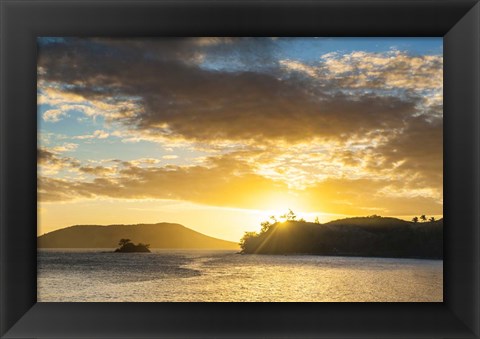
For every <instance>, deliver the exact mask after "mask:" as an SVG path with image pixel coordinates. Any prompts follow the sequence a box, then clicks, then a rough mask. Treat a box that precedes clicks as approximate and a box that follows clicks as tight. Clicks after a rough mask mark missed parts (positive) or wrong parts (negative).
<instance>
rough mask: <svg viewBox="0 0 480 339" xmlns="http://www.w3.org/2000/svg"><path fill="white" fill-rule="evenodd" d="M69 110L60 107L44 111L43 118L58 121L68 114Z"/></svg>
mask: <svg viewBox="0 0 480 339" xmlns="http://www.w3.org/2000/svg"><path fill="white" fill-rule="evenodd" d="M66 115H67V112H65V111H62V110H59V109H49V110H48V111H45V113H43V120H45V121H49V122H58V121H60V119H61V117H63V116H66Z"/></svg>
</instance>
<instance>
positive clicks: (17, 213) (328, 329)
mask: <svg viewBox="0 0 480 339" xmlns="http://www.w3.org/2000/svg"><path fill="white" fill-rule="evenodd" d="M0 1H1V2H0V6H1V7H0V13H1V17H0V23H1V37H0V44H1V46H0V47H1V73H0V74H1V98H0V105H1V107H0V109H1V116H0V119H1V120H0V128H1V153H0V165H1V167H0V170H1V183H0V202H1V205H0V223H1V224H0V226H1V228H0V241H1V251H0V255H1V258H0V260H1V272H0V274H1V275H0V279H1V280H0V305H1V308H0V336H1V337H2V338H33V337H35V338H69V337H75V338H84V337H98V338H100V337H105V338H107V337H108V338H126V337H135V338H140V337H142V338H151V337H158V338H164V337H192V338H194V337H195V338H196V337H349V338H353V337H449V338H476V337H479V335H480V325H479V319H480V316H479V310H480V303H479V300H480V299H479V291H480V285H479V256H480V252H479V248H480V244H479V226H480V215H479V208H480V201H479V196H480V180H479V177H480V174H479V173H480V137H479V136H480V100H479V96H480V4H479V3H478V1H473V0H429V1H424V0H418V1H408V0H405V1H404V0H401V1H399V0H368V1H366V0H338V1H329V0H326V1H321V0H318V1H303V0H302V1H277V0H271V1H241V2H240V1H229V0H224V1H215V0H214V1H212V0H197V1H183V0H177V1H144V0H142V1H135V0H120V1H108V0H107V1H105V0H97V1H91V0H85V1H76V0H71V1H68V0H66V1H59V0H34V1H31V0H0ZM37 36H88V37H90V36H129V37H133V36H391V37H400V36H401V37H406V36H439V37H440V36H441V37H444V197H445V198H444V216H445V217H444V222H445V234H444V239H445V245H444V253H445V259H444V275H445V276H444V302H443V303H37V302H36V295H37V286H36V278H37V275H36V273H37V272H36V251H37V247H36V227H37V215H36V211H37V195H36V194H37V192H36V176H37V163H36V154H37V150H36V147H37V139H36V133H37V124H36V114H35V112H36V109H37V107H36V79H35V75H36V37H37Z"/></svg>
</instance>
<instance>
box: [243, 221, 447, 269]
mask: <svg viewBox="0 0 480 339" xmlns="http://www.w3.org/2000/svg"><path fill="white" fill-rule="evenodd" d="M262 226H264V227H263V228H262V231H261V232H260V233H256V232H247V233H246V234H245V236H244V237H243V238H242V240H241V242H240V246H241V248H242V253H245V254H252V253H257V254H318V255H335V256H361V257H393V258H422V259H442V258H443V219H440V220H438V221H426V222H409V221H405V220H401V219H396V218H385V217H380V216H371V217H359V218H348V219H341V220H335V221H331V222H328V223H325V224H320V223H312V222H306V221H304V220H301V221H297V220H289V221H285V222H274V223H266V224H265V225H262Z"/></svg>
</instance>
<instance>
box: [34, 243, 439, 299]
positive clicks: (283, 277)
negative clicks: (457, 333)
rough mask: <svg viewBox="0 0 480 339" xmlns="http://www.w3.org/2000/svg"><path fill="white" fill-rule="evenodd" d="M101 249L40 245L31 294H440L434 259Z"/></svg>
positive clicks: (295, 296) (341, 296) (296, 296)
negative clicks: (36, 275) (55, 247)
mask: <svg viewBox="0 0 480 339" xmlns="http://www.w3.org/2000/svg"><path fill="white" fill-rule="evenodd" d="M104 251H112V249H105V250H101V249H91V250H59V249H55V250H52V249H48V250H43V249H42V250H39V252H38V301H41V302H66V301H75V302H82V301H85V302H86V301H89V302H90V301H103V302H121V301H134V302H162V301H189V302H190V301H292V302H295V301H302V302H359V301H367V302H385V301H387V302H396V301H405V302H441V301H443V261H441V260H420V259H390V258H363V257H324V256H313V255H288V256H286V255H240V254H236V253H235V252H234V251H206V250H152V253H102V252H104Z"/></svg>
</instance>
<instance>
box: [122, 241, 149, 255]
mask: <svg viewBox="0 0 480 339" xmlns="http://www.w3.org/2000/svg"><path fill="white" fill-rule="evenodd" d="M118 245H119V246H120V247H119V248H117V249H116V250H115V251H114V252H117V253H132V252H148V253H150V250H149V247H150V245H149V244H142V243H138V244H137V245H135V244H134V243H132V242H131V240H130V239H120V241H119V242H118Z"/></svg>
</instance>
